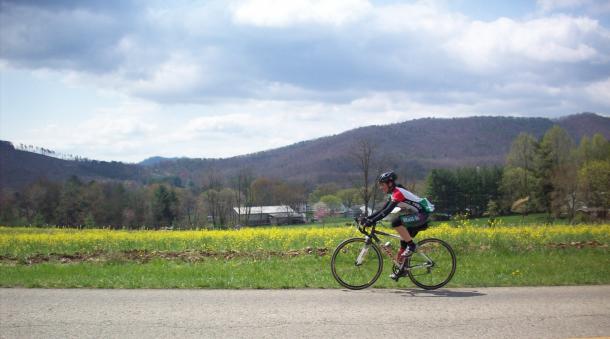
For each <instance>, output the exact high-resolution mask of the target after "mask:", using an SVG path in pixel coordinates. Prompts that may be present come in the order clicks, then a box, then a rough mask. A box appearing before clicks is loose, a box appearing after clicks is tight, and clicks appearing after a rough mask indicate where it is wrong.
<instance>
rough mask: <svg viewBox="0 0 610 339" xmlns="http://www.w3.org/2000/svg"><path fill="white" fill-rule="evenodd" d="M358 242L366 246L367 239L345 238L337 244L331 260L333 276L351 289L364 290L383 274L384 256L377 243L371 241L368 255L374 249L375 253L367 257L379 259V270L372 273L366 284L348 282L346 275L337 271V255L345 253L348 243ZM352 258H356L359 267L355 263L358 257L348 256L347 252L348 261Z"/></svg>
mask: <svg viewBox="0 0 610 339" xmlns="http://www.w3.org/2000/svg"><path fill="white" fill-rule="evenodd" d="M356 242H360V243H362V245H363V246H364V244H365V239H364V238H350V239H347V240H344V241H343V242H341V243H340V244H339V245H338V246H337V248H335V251H334V252H333V256H332V258H331V260H330V266H331V272H332V274H333V277H334V278H335V280H336V281H337V282H338V283H339V284H340V285H341V286H343V287H345V288H348V289H350V290H362V289H365V288H367V287H370V286H371V285H373V284H374V283H375V282H376V281H377V279H379V276H380V275H381V272H382V271H383V257H382V254H381V250H380V249H379V247H378V246H377V245H376V244H375V243H371V246H370V248H369V252H367V255H369V254H370V251H371V250H373V252H374V253H375V255H374V256H370V257H367V258H368V259H372V260H376V261H377V270H376V271H375V272H374V275H372V277H371V279H370V280H369V279H366V280H368V281H367V282H366V283H364V284H358V285H354V284H351V283H349V282H347V281H346V280H345V277H341V274H340V273H338V272H337V257H338V256H339V255H340V254H342V253H343V252H342V250H343V249H345V248H346V247H347V246H348V245H350V244H352V243H356ZM360 248H361V247H360ZM351 254H352V255H353V253H351ZM350 259H352V260H354V266H355V267H357V265H355V259H356V258H350V257H347V254H346V260H347V262H349V260H350ZM371 265H372V266H374V263H372V264H371Z"/></svg>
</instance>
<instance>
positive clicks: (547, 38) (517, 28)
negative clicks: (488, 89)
mask: <svg viewBox="0 0 610 339" xmlns="http://www.w3.org/2000/svg"><path fill="white" fill-rule="evenodd" d="M597 39H601V40H605V41H606V42H607V43H610V36H609V35H608V32H607V31H606V30H605V29H603V28H602V27H601V26H599V23H598V22H597V21H596V20H592V19H589V18H580V17H578V18H574V17H570V16H565V15H561V16H555V17H548V18H538V19H532V20H526V21H516V20H512V19H508V18H500V19H497V20H495V21H492V22H481V21H474V22H471V23H470V24H469V25H468V26H467V28H466V29H465V30H464V31H462V32H460V34H458V35H456V36H455V38H454V39H452V40H451V41H449V42H448V43H447V45H446V46H447V48H448V50H449V51H452V52H455V53H457V55H458V56H460V57H461V58H462V60H463V61H464V62H466V63H467V64H468V65H470V66H471V67H473V68H488V67H503V66H504V67H505V66H506V65H510V64H512V62H511V59H512V58H515V57H517V58H523V59H526V60H531V61H535V62H540V63H545V62H569V63H575V62H582V61H594V60H596V59H598V60H600V59H602V60H603V58H607V56H604V55H602V53H600V51H598V50H597V48H596V46H595V45H594V44H595V43H596V40H597Z"/></svg>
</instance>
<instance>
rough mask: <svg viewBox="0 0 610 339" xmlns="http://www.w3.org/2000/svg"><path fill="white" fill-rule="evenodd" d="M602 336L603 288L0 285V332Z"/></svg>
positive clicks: (609, 324)
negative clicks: (259, 288)
mask: <svg viewBox="0 0 610 339" xmlns="http://www.w3.org/2000/svg"><path fill="white" fill-rule="evenodd" d="M378 336H392V337H410V338H416V337H423V338H437V337H438V338H447V337H461V338H476V337H485V338H516V337H517V338H573V337H596V336H610V286H576V287H525V288H524V287H521V288H474V289H470V288H467V289H441V290H438V291H432V292H427V291H423V290H419V289H406V290H381V289H369V290H365V291H358V292H353V291H347V290H315V289H307V290H195V289H189V290H164V289H158V290H157V289H145V290H106V289H20V288H14V289H11V288H9V289H0V337H2V338H24V337H25V338H27V337H32V338H34V337H35V338H50V337H55V338H70V337H73V338H75V337H78V338H85V337H104V338H110V337H121V338H123V337H139V338H142V337H146V338H151V337H155V338H159V337H223V338H226V337H248V338H251V337H273V338H276V337H285V338H287V337H290V338H293V337H297V338H299V337H316V338H320V337H322V338H326V337H362V338H371V337H378Z"/></svg>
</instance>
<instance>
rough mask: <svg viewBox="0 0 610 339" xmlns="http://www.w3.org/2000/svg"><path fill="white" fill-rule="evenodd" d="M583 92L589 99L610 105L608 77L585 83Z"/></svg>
mask: <svg viewBox="0 0 610 339" xmlns="http://www.w3.org/2000/svg"><path fill="white" fill-rule="evenodd" d="M585 92H586V93H587V94H588V95H589V96H590V98H591V100H593V101H595V102H598V103H601V104H604V105H608V106H610V77H609V78H607V79H605V80H602V81H597V82H594V83H591V84H589V85H587V87H586V88H585Z"/></svg>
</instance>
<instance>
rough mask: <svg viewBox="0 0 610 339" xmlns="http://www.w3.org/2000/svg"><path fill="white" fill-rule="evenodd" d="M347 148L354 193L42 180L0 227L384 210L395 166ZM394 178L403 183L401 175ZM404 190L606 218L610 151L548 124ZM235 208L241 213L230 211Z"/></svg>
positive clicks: (442, 201)
mask: <svg viewBox="0 0 610 339" xmlns="http://www.w3.org/2000/svg"><path fill="white" fill-rule="evenodd" d="M353 150H354V151H353V154H352V157H353V160H354V163H355V164H356V165H357V166H358V167H359V168H360V170H361V175H360V176H359V177H358V178H354V180H353V183H352V185H351V187H344V186H343V187H341V186H338V185H336V184H333V183H329V184H320V185H318V186H312V185H307V184H303V183H295V182H284V181H282V180H278V179H270V178H265V177H256V176H255V175H254V174H253V171H252V170H250V169H247V168H244V169H241V170H239V171H238V172H237V174H236V175H234V176H233V177H231V178H223V176H222V175H221V173H220V172H218V171H215V170H210V171H208V172H207V173H206V174H205V179H204V180H202V181H201V182H199V183H198V184H195V183H193V182H192V181H189V182H188V184H187V185H186V186H184V185H183V184H182V181H181V180H180V178H178V177H168V178H159V179H157V180H152V181H150V182H149V183H148V184H139V183H135V182H131V181H123V182H121V181H82V180H81V179H79V178H77V177H71V178H70V179H68V180H66V181H65V182H63V183H58V182H51V181H48V180H44V179H42V180H39V181H36V182H34V183H32V184H30V185H28V186H27V187H26V188H25V189H23V190H20V191H17V192H14V191H7V190H0V224H3V225H36V226H38V225H39V226H42V225H61V226H78V227H94V226H95V227H99V226H106V227H113V228H148V227H149V228H163V227H175V228H199V227H208V228H225V227H231V226H234V225H246V224H247V221H248V220H249V214H250V211H251V210H252V207H253V206H270V205H284V206H288V207H290V208H292V209H294V210H297V211H301V212H304V211H311V210H312V207H314V206H315V207H316V208H315V209H319V210H320V211H323V212H324V213H323V214H336V213H339V212H341V211H344V210H345V209H348V210H349V209H352V208H355V207H361V206H363V205H364V206H366V207H365V208H367V209H369V211H370V210H371V209H373V208H375V207H379V205H380V204H382V203H383V202H384V201H383V197H382V195H381V193H380V192H379V190H378V189H377V188H376V186H377V185H376V181H375V179H374V178H375V176H376V175H378V174H379V173H380V172H381V171H382V170H387V169H389V168H392V162H391V161H390V160H388V159H380V158H377V157H376V156H375V155H376V152H375V145H374V144H373V143H371V142H369V141H366V140H364V141H361V142H359V143H358V144H357V145H355V147H354V149H353ZM398 172H399V174H400V176H401V178H405V177H406V175H404V173H403V172H404V169H403V170H402V171H401V169H398ZM403 184H405V185H407V188H408V189H410V190H412V191H414V192H415V193H419V195H422V196H427V197H428V198H429V199H430V200H431V201H432V202H433V203H434V204H435V206H436V209H437V212H441V213H443V212H444V213H448V214H451V215H453V214H457V213H460V214H461V213H467V214H469V215H470V216H481V215H483V214H484V213H485V212H486V211H487V212H489V210H494V213H495V211H498V212H500V213H531V212H547V213H549V215H551V216H554V217H558V216H566V217H568V218H573V217H574V215H575V212H576V210H577V209H579V208H587V209H599V210H601V211H607V210H608V208H609V207H610V193H609V192H610V143H608V141H607V140H606V139H605V138H604V137H603V136H602V135H601V134H596V135H594V136H593V137H592V138H589V137H587V136H585V137H583V138H582V139H581V140H580V143H579V144H578V145H575V144H574V142H573V140H572V139H571V138H570V136H569V135H568V133H567V132H566V131H565V130H563V129H561V128H560V127H558V126H555V127H553V128H551V129H550V130H549V131H547V133H546V134H545V135H544V136H543V137H542V138H541V139H537V138H535V137H534V136H532V135H529V134H526V133H522V134H520V135H519V136H518V137H517V138H516V139H515V140H514V141H513V143H512V145H511V147H510V151H509V153H508V155H507V158H506V164H505V166H503V167H499V166H495V167H472V168H458V169H435V170H432V171H431V172H430V173H429V175H428V177H427V180H426V182H425V186H426V189H422V188H421V187H419V186H416V185H415V184H414V183H408V182H404V181H403ZM416 187H417V188H420V189H416ZM237 206H241V211H240V212H241V213H235V212H234V210H233V208H234V207H237Z"/></svg>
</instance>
